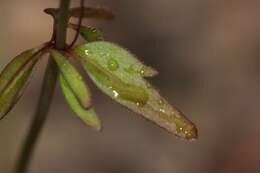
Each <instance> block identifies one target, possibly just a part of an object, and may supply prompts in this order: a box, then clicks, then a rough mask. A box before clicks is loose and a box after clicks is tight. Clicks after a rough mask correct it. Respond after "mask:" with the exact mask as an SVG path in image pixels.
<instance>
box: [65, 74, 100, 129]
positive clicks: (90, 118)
mask: <svg viewBox="0 0 260 173" xmlns="http://www.w3.org/2000/svg"><path fill="white" fill-rule="evenodd" d="M60 86H61V88H62V91H63V94H64V96H65V98H66V100H67V102H68V104H69V105H70V107H71V109H72V110H73V111H74V112H75V114H76V115H77V116H79V118H80V119H82V120H83V122H85V123H86V124H87V125H89V126H91V127H93V128H94V129H96V130H97V131H100V130H101V121H100V119H99V118H98V116H97V115H96V112H95V111H94V109H93V108H88V109H86V108H84V107H82V106H81V104H80V103H79V101H78V100H77V98H76V96H75V95H74V92H73V91H72V90H71V88H70V86H69V84H68V83H67V81H66V79H65V77H64V76H63V75H62V74H61V75H60Z"/></svg>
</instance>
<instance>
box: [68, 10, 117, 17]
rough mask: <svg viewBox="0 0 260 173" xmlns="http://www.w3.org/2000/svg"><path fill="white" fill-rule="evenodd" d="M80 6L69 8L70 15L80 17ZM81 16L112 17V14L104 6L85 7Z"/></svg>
mask: <svg viewBox="0 0 260 173" xmlns="http://www.w3.org/2000/svg"><path fill="white" fill-rule="evenodd" d="M80 13H81V8H80V7H79V8H71V9H70V15H71V16H72V17H80ZM83 17H85V18H96V19H113V18H114V14H113V13H112V12H111V11H110V10H108V9H105V8H90V7H85V8H84V10H83Z"/></svg>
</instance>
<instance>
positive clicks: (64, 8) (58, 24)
mask: <svg viewBox="0 0 260 173" xmlns="http://www.w3.org/2000/svg"><path fill="white" fill-rule="evenodd" d="M69 4H70V0H60V10H59V14H58V17H57V19H56V21H55V47H56V49H65V47H66V31H67V23H68V20H69V19H68V18H69V15H68V14H69V13H68V10H69ZM57 76H58V68H57V65H56V63H55V61H54V60H53V58H49V61H48V65H47V68H46V72H45V75H44V79H43V84H42V89H41V95H40V98H39V102H38V106H37V109H36V112H35V115H34V118H33V120H32V123H31V126H30V129H29V133H28V135H27V137H26V139H25V143H24V145H23V148H22V151H21V153H20V156H19V158H18V162H17V167H16V168H15V173H26V172H27V169H28V165H29V162H30V160H31V157H32V154H33V151H34V147H35V144H36V142H37V139H38V137H39V134H40V132H41V130H42V127H43V125H44V122H45V120H46V117H47V114H48V111H49V108H50V105H51V101H52V98H53V93H54V90H55V86H56V80H57Z"/></svg>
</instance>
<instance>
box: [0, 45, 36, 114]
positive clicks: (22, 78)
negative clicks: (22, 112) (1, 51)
mask: <svg viewBox="0 0 260 173" xmlns="http://www.w3.org/2000/svg"><path fill="white" fill-rule="evenodd" d="M37 51H38V49H31V50H27V51H25V52H23V53H21V54H20V55H18V56H16V57H15V58H14V59H13V60H12V61H11V62H10V63H9V64H8V65H7V66H6V67H5V68H4V70H3V71H2V72H1V74H0V118H3V117H4V116H5V115H6V114H7V113H8V112H9V111H10V110H11V109H12V107H13V106H14V105H15V103H16V102H17V101H18V100H19V98H20V97H21V95H22V94H23V91H24V88H25V87H26V83H27V80H28V78H29V77H30V75H31V72H32V69H33V67H34V65H35V64H36V62H37V61H38V58H37V56H38V54H37V53H36V52H37Z"/></svg>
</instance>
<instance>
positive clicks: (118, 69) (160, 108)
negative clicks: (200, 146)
mask: <svg viewBox="0 0 260 173" xmlns="http://www.w3.org/2000/svg"><path fill="white" fill-rule="evenodd" d="M73 54H74V56H75V57H76V58H77V59H78V60H79V61H80V63H81V64H82V65H83V67H84V69H85V70H86V71H87V72H88V74H89V75H90V77H91V79H92V80H93V81H94V83H95V84H96V85H97V86H98V87H99V88H100V89H101V90H102V91H103V92H104V93H106V94H107V95H109V96H110V97H111V98H113V99H114V100H115V101H117V102H119V103H120V104H122V105H124V106H126V107H128V108H129V109H131V110H133V111H135V112H137V113H140V114H141V115H143V116H144V117H145V118H147V119H149V120H151V121H152V122H155V123H156V124H158V125H159V126H161V127H163V128H165V129H166V130H168V131H169V132H171V133H174V134H175V135H177V136H180V137H182V138H185V139H195V138H197V129H196V127H195V125H194V124H193V123H192V122H191V121H189V120H188V119H187V118H186V117H185V116H184V115H183V114H182V113H181V112H180V111H178V110H177V109H176V108H174V107H173V106H171V105H170V104H169V103H168V102H167V101H166V100H165V99H164V98H163V97H161V96H160V94H159V93H158V91H157V90H156V89H154V87H153V86H152V85H151V84H149V83H148V82H147V81H146V80H145V79H144V78H143V77H144V74H147V72H146V73H143V72H141V70H146V71H148V72H150V70H151V69H150V68H147V66H145V65H143V64H142V63H140V61H138V60H137V59H136V58H135V57H134V56H133V55H131V54H130V53H129V52H127V51H125V50H124V49H122V48H121V47H118V46H116V45H114V44H112V43H107V42H93V43H89V44H85V45H81V46H77V47H76V48H75V49H74V50H73ZM129 69H130V70H129ZM151 73H152V72H151ZM151 73H150V74H151Z"/></svg>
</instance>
